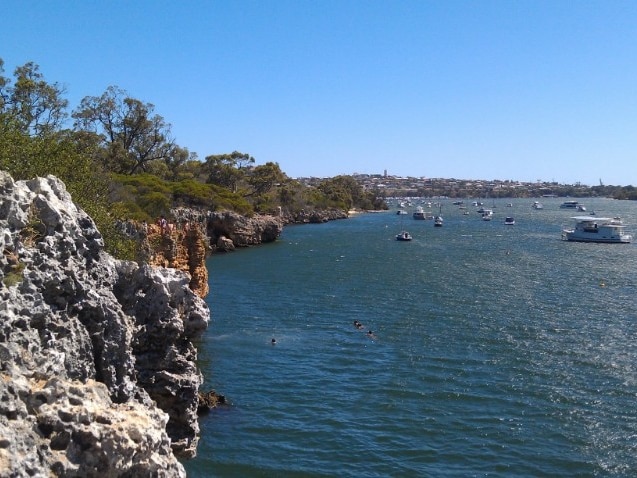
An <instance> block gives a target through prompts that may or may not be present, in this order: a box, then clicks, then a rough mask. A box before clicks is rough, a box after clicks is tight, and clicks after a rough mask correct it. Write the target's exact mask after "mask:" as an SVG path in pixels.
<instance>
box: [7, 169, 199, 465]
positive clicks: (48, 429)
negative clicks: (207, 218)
mask: <svg viewBox="0 0 637 478" xmlns="http://www.w3.org/2000/svg"><path fill="white" fill-rule="evenodd" d="M0 200H1V201H0V249H1V250H2V254H1V255H0V476H51V475H58V476H106V477H111V476H113V477H114V476H184V475H185V472H184V470H183V467H182V466H181V464H180V463H179V462H178V461H177V459H176V455H177V456H192V455H193V454H194V453H195V450H196V445H197V433H198V425H197V420H196V411H197V390H198V388H199V385H200V383H201V380H202V379H201V375H200V374H199V372H198V370H197V368H196V365H195V359H196V350H195V348H194V347H193V345H192V339H193V338H195V337H197V336H198V335H200V334H201V333H202V331H203V330H204V329H205V328H206V326H207V324H208V321H209V317H210V314H209V311H208V308H207V306H206V304H205V303H204V302H203V300H202V299H201V298H200V297H198V296H197V295H195V294H194V293H193V292H192V291H191V289H190V288H189V282H190V280H191V278H190V277H189V276H188V275H187V274H184V273H182V272H178V271H176V270H174V269H166V268H158V267H151V266H143V267H139V266H138V265H137V264H135V263H131V262H124V261H118V260H115V259H114V258H112V257H111V256H109V255H107V254H106V253H105V252H104V250H103V241H102V237H101V236H100V233H99V231H98V230H97V229H96V227H95V224H94V223H93V221H92V220H91V218H90V217H88V216H87V215H86V214H85V213H84V212H83V211H81V210H79V209H78V208H77V207H76V206H75V205H74V204H73V202H72V200H71V197H70V196H69V194H68V193H67V191H66V190H65V187H64V185H63V184H62V183H61V182H60V181H58V180H57V179H55V178H53V177H48V178H46V179H44V178H38V179H34V180H32V181H26V182H23V181H17V182H14V181H13V180H12V178H11V177H10V176H8V175H7V174H6V173H3V172H0Z"/></svg>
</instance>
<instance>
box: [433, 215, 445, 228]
mask: <svg viewBox="0 0 637 478" xmlns="http://www.w3.org/2000/svg"><path fill="white" fill-rule="evenodd" d="M443 222H444V221H443V219H442V216H436V217H434V227H442V223H443Z"/></svg>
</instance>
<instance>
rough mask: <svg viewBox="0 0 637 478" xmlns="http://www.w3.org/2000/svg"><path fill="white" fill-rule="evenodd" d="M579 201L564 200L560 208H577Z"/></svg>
mask: <svg viewBox="0 0 637 478" xmlns="http://www.w3.org/2000/svg"><path fill="white" fill-rule="evenodd" d="M578 206H579V203H578V202H577V201H564V202H563V203H562V204H560V209H577V207H578Z"/></svg>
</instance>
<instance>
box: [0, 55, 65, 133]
mask: <svg viewBox="0 0 637 478" xmlns="http://www.w3.org/2000/svg"><path fill="white" fill-rule="evenodd" d="M3 72H4V61H3V60H2V59H0V74H1V73H3ZM14 76H15V84H14V86H11V83H10V81H9V79H8V78H6V77H4V76H0V114H1V115H2V120H3V121H4V122H5V123H6V122H9V121H10V122H13V123H14V124H15V126H16V127H17V128H18V129H19V130H20V131H22V132H23V133H27V134H29V135H31V136H44V135H46V134H50V133H52V132H54V131H57V130H59V129H60V128H61V127H62V125H63V123H64V121H65V120H66V118H67V116H68V114H67V112H66V107H67V106H68V101H67V100H66V99H64V98H63V95H64V93H65V90H64V88H62V87H61V86H60V85H59V84H57V83H47V82H46V81H45V80H44V76H43V75H42V73H40V68H39V66H38V65H36V64H35V63H33V62H29V63H26V64H24V65H23V66H19V67H17V68H16V69H15V72H14Z"/></svg>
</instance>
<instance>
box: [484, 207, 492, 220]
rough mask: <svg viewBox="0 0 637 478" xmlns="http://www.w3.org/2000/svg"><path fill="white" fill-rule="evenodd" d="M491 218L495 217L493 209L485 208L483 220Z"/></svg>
mask: <svg viewBox="0 0 637 478" xmlns="http://www.w3.org/2000/svg"><path fill="white" fill-rule="evenodd" d="M491 219H493V211H492V210H491V209H484V210H483V211H482V220H483V221H490V220H491Z"/></svg>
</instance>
